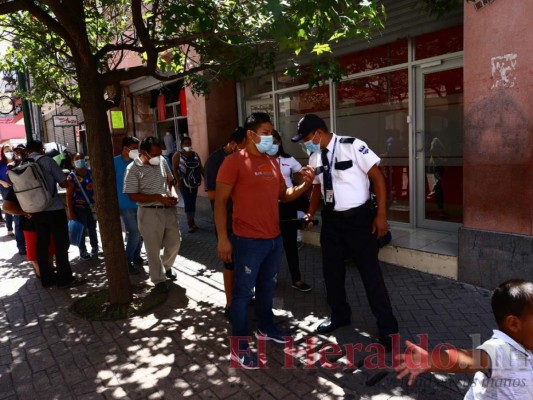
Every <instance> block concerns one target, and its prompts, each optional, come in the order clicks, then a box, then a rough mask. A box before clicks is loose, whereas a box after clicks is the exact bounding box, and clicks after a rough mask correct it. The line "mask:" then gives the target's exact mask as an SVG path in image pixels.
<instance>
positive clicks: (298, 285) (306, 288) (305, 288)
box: [292, 281, 311, 292]
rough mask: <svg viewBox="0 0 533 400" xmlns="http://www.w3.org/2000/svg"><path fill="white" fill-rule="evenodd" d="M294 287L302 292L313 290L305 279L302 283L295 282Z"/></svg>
mask: <svg viewBox="0 0 533 400" xmlns="http://www.w3.org/2000/svg"><path fill="white" fill-rule="evenodd" d="M292 287H293V288H294V289H296V290H299V291H300V292H309V291H310V290H311V286H309V285H308V284H307V283H305V282H303V281H302V282H301V283H293V284H292Z"/></svg>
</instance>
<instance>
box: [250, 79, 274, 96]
mask: <svg viewBox="0 0 533 400" xmlns="http://www.w3.org/2000/svg"><path fill="white" fill-rule="evenodd" d="M243 86H244V95H245V97H251V96H255V95H258V94H261V93H267V92H271V91H272V74H266V75H261V76H258V77H255V78H251V79H247V80H245V81H244V83H243Z"/></svg>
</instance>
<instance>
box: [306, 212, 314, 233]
mask: <svg viewBox="0 0 533 400" xmlns="http://www.w3.org/2000/svg"><path fill="white" fill-rule="evenodd" d="M303 219H305V220H306V221H309V223H307V225H306V226H305V230H306V231H310V230H311V229H313V227H314V226H315V225H314V224H313V222H312V221H313V216H312V215H311V214H309V213H307V214H305V215H304V216H303Z"/></svg>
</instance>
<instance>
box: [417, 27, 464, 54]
mask: <svg viewBox="0 0 533 400" xmlns="http://www.w3.org/2000/svg"><path fill="white" fill-rule="evenodd" d="M414 41H415V59H416V60H422V59H424V58H429V57H435V56H440V55H443V54H449V53H455V52H457V51H461V50H463V26H462V25H459V26H456V27H453V28H449V29H444V30H442V31H438V32H431V33H428V34H426V35H422V36H418V37H416V38H415V40H414Z"/></svg>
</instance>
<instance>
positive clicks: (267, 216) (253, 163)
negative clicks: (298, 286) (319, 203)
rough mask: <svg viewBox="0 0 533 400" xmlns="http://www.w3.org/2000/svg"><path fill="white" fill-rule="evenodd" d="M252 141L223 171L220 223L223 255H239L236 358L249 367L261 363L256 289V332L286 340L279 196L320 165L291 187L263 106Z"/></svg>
mask: <svg viewBox="0 0 533 400" xmlns="http://www.w3.org/2000/svg"><path fill="white" fill-rule="evenodd" d="M244 129H245V130H246V147H245V148H244V149H242V150H240V151H238V152H236V153H233V154H231V155H229V156H228V157H226V159H225V160H224V163H222V165H221V167H220V170H219V172H218V175H217V186H216V193H215V223H216V228H217V233H218V255H219V257H220V258H221V260H222V261H223V262H226V263H229V262H231V261H233V263H234V266H235V283H234V288H233V298H232V302H231V321H232V336H233V339H232V343H231V360H232V361H233V362H235V363H236V364H237V365H240V366H241V367H243V368H248V369H256V368H259V363H258V360H257V356H256V355H255V354H253V353H251V352H250V350H249V347H248V340H247V334H248V304H249V302H250V299H251V298H252V296H253V295H254V288H255V311H256V314H257V319H258V329H257V332H256V337H257V338H258V339H263V340H273V341H275V342H277V343H284V341H285V339H284V338H285V336H288V335H285V334H283V333H282V332H280V331H279V330H277V328H276V327H275V325H274V321H273V313H272V300H273V297H274V288H275V286H276V279H277V274H278V270H279V266H280V262H281V255H282V252H283V244H282V239H281V235H280V226H279V211H278V200H281V201H290V200H294V199H295V198H297V197H298V196H300V195H302V194H303V193H305V191H306V190H307V189H308V188H309V187H310V186H311V182H312V180H313V178H314V170H313V169H312V168H310V167H304V168H302V177H303V179H304V182H303V183H302V184H301V185H299V186H295V187H292V188H287V186H286V184H285V180H284V178H283V175H282V174H281V171H280V168H279V164H278V163H277V162H276V160H274V159H272V158H271V157H269V156H268V151H269V150H270V149H271V147H272V144H273V137H272V122H271V120H270V117H269V115H268V114H266V113H263V112H258V113H253V114H251V115H250V116H249V117H248V118H247V120H246V124H245V126H244ZM230 198H231V199H232V200H233V205H234V207H233V233H234V235H233V237H232V238H231V241H230V238H229V237H228V234H227V229H226V221H227V207H226V204H227V202H228V200H229V199H230Z"/></svg>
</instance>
